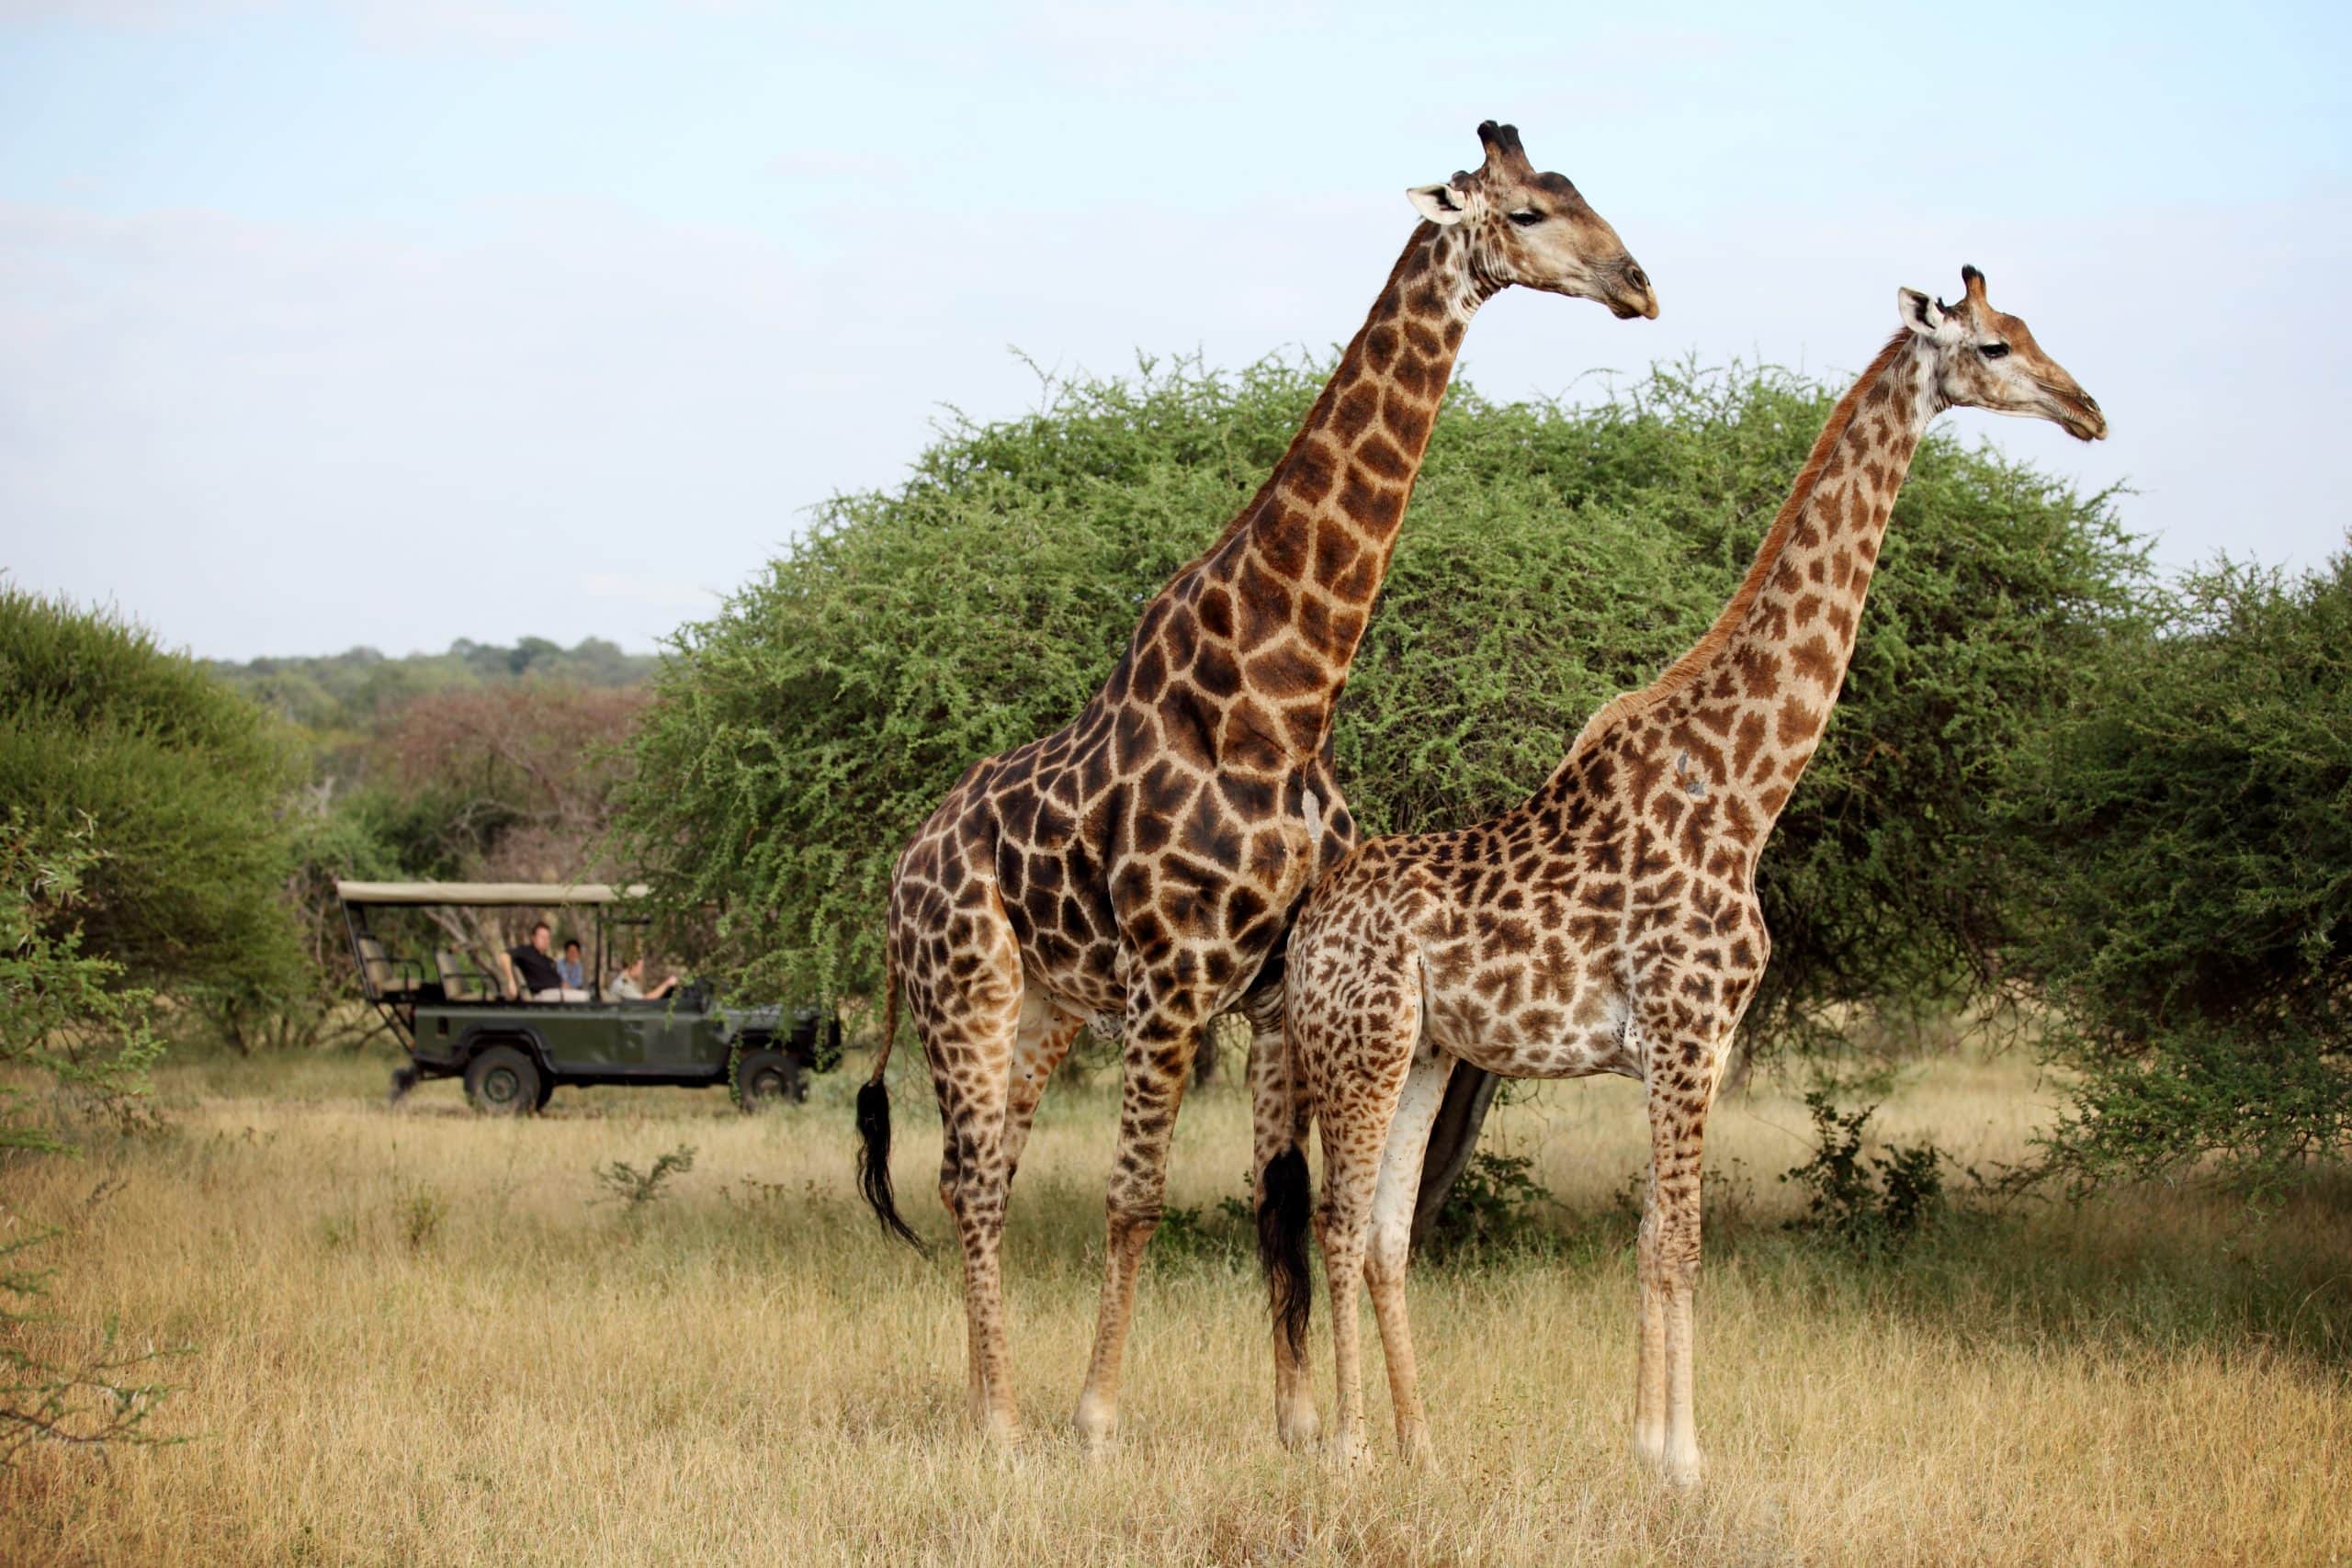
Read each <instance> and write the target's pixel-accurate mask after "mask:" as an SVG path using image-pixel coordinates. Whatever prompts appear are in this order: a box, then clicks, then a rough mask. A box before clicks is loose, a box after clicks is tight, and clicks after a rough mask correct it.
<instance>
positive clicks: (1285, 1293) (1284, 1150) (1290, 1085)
mask: <svg viewBox="0 0 2352 1568" xmlns="http://www.w3.org/2000/svg"><path fill="white" fill-rule="evenodd" d="M1272 1022H1273V1025H1274V1027H1273V1028H1272V1030H1268V1029H1267V1028H1265V1027H1264V1023H1263V1022H1262V1021H1261V1022H1260V1027H1259V1029H1258V1040H1257V1042H1256V1044H1257V1050H1256V1051H1255V1052H1254V1053H1253V1054H1252V1056H1253V1059H1252V1061H1251V1063H1250V1066H1251V1069H1252V1071H1251V1075H1250V1095H1251V1098H1252V1100H1254V1101H1255V1104H1254V1105H1253V1106H1252V1108H1251V1111H1252V1114H1251V1120H1252V1122H1255V1123H1256V1125H1257V1127H1258V1129H1259V1135H1260V1139H1261V1144H1260V1149H1261V1166H1260V1168H1259V1172H1258V1263H1259V1266H1260V1267H1261V1269H1264V1270H1265V1274H1266V1292H1267V1295H1268V1298H1269V1301H1270V1303H1271V1305H1272V1308H1273V1314H1274V1325H1275V1327H1276V1329H1277V1330H1278V1331H1279V1332H1280V1333H1281V1335H1282V1337H1283V1340H1284V1342H1286V1343H1287V1344H1288V1345H1289V1347H1290V1353H1291V1355H1292V1356H1293V1357H1294V1358H1296V1357H1299V1356H1302V1355H1303V1354H1304V1353H1305V1352H1306V1326H1307V1320H1308V1315H1309V1314H1310V1313H1311V1311H1312V1310H1313V1307H1314V1303H1315V1286H1314V1280H1313V1279H1312V1277H1311V1276H1310V1275H1309V1273H1308V1269H1307V1256H1306V1243H1307V1232H1308V1228H1309V1224H1310V1222H1311V1220H1312V1217H1313V1212H1314V1194H1313V1192H1312V1191H1311V1190H1310V1189H1309V1186H1308V1183H1307V1178H1306V1148H1305V1147H1304V1144H1305V1140H1306V1114H1305V1111H1306V1107H1305V1106H1303V1105H1302V1104H1301V1103H1300V1102H1299V1097H1298V1093H1297V1088H1296V1084H1295V1080H1294V1078H1293V1077H1292V1063H1291V1061H1290V1038H1289V1036H1290V1031H1289V1029H1288V1028H1287V1027H1286V1026H1285V1025H1284V1023H1283V1017H1282V1011H1281V1009H1280V1003H1279V1001H1277V1003H1276V1007H1275V1010H1274V1016H1273V1020H1272ZM1269 1036H1271V1038H1269Z"/></svg>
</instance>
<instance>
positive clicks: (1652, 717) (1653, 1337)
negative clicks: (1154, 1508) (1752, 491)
mask: <svg viewBox="0 0 2352 1568" xmlns="http://www.w3.org/2000/svg"><path fill="white" fill-rule="evenodd" d="M1963 280H1964V282H1965V284H1966V288H1967V293H1966V297H1965V299H1963V301H1962V303H1961V304H1959V305H1957V306H1946V305H1941V304H1939V303H1938V302H1937V301H1935V300H1932V299H1928V296H1926V295H1924V294H1920V293H1917V291H1915V290H1910V289H1905V290H1904V291H1903V293H1902V294H1901V296H1900V297H1899V299H1898V301H1897V304H1898V309H1899V310H1900V313H1901V318H1902V326H1903V330H1902V331H1900V332H1898V333H1896V334H1895V335H1894V339H1893V341H1891V342H1890V343H1888V344H1886V346H1885V348H1884V349H1883V350H1882V351H1881V352H1880V354H1879V355H1878V357H1877V359H1876V360H1875V361H1874V362H1873V363H1872V364H1871V367H1870V368H1869V369H1868V370H1867V371H1865V372H1864V373H1863V375H1862V378H1861V379H1860V381H1859V382H1858V383H1857V384H1856V385H1855V387H1854V388H1853V389H1852V390H1850V391H1849V392H1848V393H1847V394H1846V396H1845V397H1844V398H1843V399H1842V400H1840V401H1839V402H1838V405H1837V407H1836V409H1835V410H1834V411H1833V412H1831V414H1830V416H1829V420H1828V423H1827V425H1826V427H1825V428H1824V430H1823V431H1822V434H1821V436H1820V438H1819V439H1818V441H1816V442H1815V446H1814V448H1813V452H1812V455H1811V457H1809V458H1808V459H1807V461H1806V463H1805V466H1804V469H1803V470H1802V471H1801V472H1800V473H1799V475H1798V476H1797V480H1796V484H1795V486H1794V489H1793V491H1792V493H1791V495H1790V497H1789V499H1788V502H1787V503H1786V504H1785V505H1783V506H1782V508H1781V512H1780V513H1779V515H1778V516H1777V517H1776V518H1775V519H1774V520H1773V523H1772V526H1771V528H1770V531H1769V532H1768V533H1767V534H1766V535H1765V537H1764V541H1763V544H1762V546H1761V547H1760V548H1759V549H1758V552H1757V556H1756V560H1755V564H1754V565H1753V566H1752V567H1751V568H1750V569H1749V570H1748V572H1747V577H1746V579H1745V580H1744V581H1742V582H1741V584H1740V586H1739V589H1738V592H1736V593H1735V594H1734V595H1733V597H1732V600H1731V602H1730V604H1728V605H1726V606H1725V608H1724V611H1723V613H1722V615H1720V616H1719V617H1718V618H1717V619H1716V621H1715V623H1714V625H1713V627H1712V628H1711V629H1710V630H1709V631H1708V633H1707V634H1706V636H1705V637H1702V638H1701V639H1700V641H1699V643H1698V645H1697V646H1696V647H1694V648H1693V649H1691V651H1690V652H1689V653H1687V654H1685V655H1684V656H1683V657H1682V658H1681V659H1680V660H1677V661H1676V662H1675V663H1674V665H1673V666H1672V667H1671V668H1669V669H1668V671H1666V673H1665V674H1663V675H1661V676H1660V677H1659V678H1658V679H1657V681H1656V682H1652V683H1651V684H1650V685H1649V686H1647V687H1645V688H1644V689H1643V690H1641V691H1638V692H1634V693H1630V694H1626V695H1623V696H1620V697H1618V698H1616V699H1615V700H1613V701H1611V702H1610V703H1609V704H1607V705H1604V706H1603V707H1602V708H1601V709H1600V712H1599V713H1597V714H1595V715H1594V716H1593V717H1592V718H1591V720H1590V721H1589V723H1587V724H1586V726H1585V727H1584V729H1583V731H1582V733H1580V734H1579V735H1578V736H1577V739H1576V740H1575V742H1574V743H1573V744H1572V745H1571V746H1570V747H1569V749H1568V753H1567V756H1566V759H1565V760H1564V761H1562V762H1561V763H1560V765H1559V767H1558V769H1557V770H1556V771H1555V772H1554V773H1553V774H1552V776H1551V778H1550V779H1549V780H1548V781H1546V782H1545V784H1544V786H1543V787H1542V788H1541V789H1539V790H1538V791H1536V793H1535V795H1533V796H1532V798H1530V799H1529V800H1528V801H1527V802H1525V803H1524V804H1523V805H1521V806H1520V807H1517V808H1515V809H1514V810H1512V811H1510V812H1507V813H1505V814H1504V815H1503V816H1501V817H1498V818H1494V819H1493V820H1491V821H1487V822H1481V823H1479V824H1477V825H1476V826H1475V827H1470V828H1464V829H1460V830H1458V831H1455V832H1451V833H1434V834H1425V835H1421V836H1418V837H1411V838H1390V839H1375V840H1372V841H1371V842H1369V843H1366V844H1364V845H1363V847H1361V848H1360V849H1358V850H1356V851H1355V852H1353V853H1352V854H1351V856H1350V857H1349V858H1348V859H1347V860H1346V861H1344V862H1343V863H1341V864H1340V866H1339V867H1338V868H1337V869H1335V870H1334V871H1332V872H1331V873H1330V874H1329V875H1328V876H1326V877H1325V878H1324V879H1323V880H1322V882H1321V883H1320V884H1319V885H1318V886H1317V887H1316V889H1315V891H1314V892H1313V894H1312V895H1311V896H1310V897H1309V898H1308V900H1307V903H1306V908H1305V909H1304V910H1302V911H1301V913H1300V915H1299V919H1298V922H1297V924H1296V926H1295V928H1294V929H1293V931H1292V933H1291V942H1290V950H1289V963H1288V968H1287V973H1286V978H1285V985H1286V996H1285V1005H1284V1016H1285V1023H1286V1030H1285V1046H1284V1053H1283V1060H1282V1062H1281V1063H1280V1065H1279V1066H1272V1065H1270V1066H1262V1067H1261V1066H1258V1065H1257V1064H1253V1071H1252V1075H1251V1079H1252V1086H1253V1092H1254V1093H1255V1094H1256V1095H1257V1104H1256V1107H1255V1123H1256V1128H1257V1136H1258V1147H1257V1149H1256V1151H1255V1162H1256V1169H1257V1171H1258V1173H1259V1175H1258V1186H1259V1189H1260V1191H1261V1194H1263V1197H1262V1198H1261V1208H1260V1222H1261V1223H1260V1235H1261V1253H1262V1255H1263V1257H1264V1258H1265V1261H1266V1265H1267V1269H1268V1272H1269V1274H1270V1277H1271V1279H1270V1283H1271V1287H1272V1290H1271V1294H1272V1301H1273V1305H1274V1309H1275V1312H1274V1316H1275V1327H1274V1363H1275V1386H1276V1394H1275V1398H1276V1407H1275V1414H1276V1423H1277V1429H1278V1431H1279V1432H1280V1433H1281V1435H1282V1436H1283V1438H1284V1439H1285V1440H1287V1441H1295V1440H1296V1438H1297V1437H1298V1435H1299V1434H1300V1433H1301V1432H1303V1431H1306V1430H1309V1429H1311V1428H1312V1427H1313V1412H1312V1409H1311V1408H1307V1407H1305V1406H1304V1402H1303V1395H1302V1393H1300V1391H1301V1390H1302V1389H1303V1388H1304V1387H1305V1358H1306V1303H1307V1302H1308V1301H1309V1299H1310V1298H1309V1295H1308V1293H1307V1282H1306V1277H1305V1271H1306V1239H1305V1235H1304V1231H1305V1228H1306V1224H1307V1223H1308V1218H1307V1216H1308V1213H1309V1198H1308V1194H1307V1193H1306V1160H1305V1158H1304V1155H1303V1147H1304V1143H1305V1140H1306V1135H1307V1133H1308V1129H1309V1125H1310V1123H1311V1122H1320V1124H1321V1133H1322V1139H1323V1169H1324V1194H1323V1199H1322V1203H1321V1206H1320V1209H1319V1211H1317V1212H1316V1213H1315V1225H1316V1229H1317V1233H1318V1235H1319V1236H1320V1238H1321V1241H1322V1245H1323V1255H1324V1267H1325V1269H1326V1272H1327V1273H1328V1275H1329V1281H1330V1295H1331V1306H1332V1310H1331V1319H1332V1322H1331V1334H1332V1345H1333V1352H1334V1359H1335V1360H1336V1362H1337V1371H1338V1382H1339V1399H1340V1408H1339V1413H1338V1423H1337V1432H1336V1434H1335V1437H1336V1439H1337V1449H1338V1451H1339V1453H1340V1455H1341V1456H1343V1457H1346V1458H1355V1457H1359V1456H1361V1455H1362V1454H1363V1453H1364V1452H1365V1451H1366V1443H1365V1438H1364V1410H1363V1353H1362V1346H1361V1342H1360V1339H1359V1337H1358V1330H1357V1323H1356V1303H1357V1292H1358V1291H1359V1289H1360V1288H1365V1287H1368V1288H1369V1292H1370V1294H1371V1296H1372V1302H1373V1309H1374V1314H1375V1316H1376V1317H1377V1319H1378V1322H1379V1325H1380V1334H1381V1340H1382V1344H1383V1346H1384V1348H1385V1351H1386V1355H1387V1361H1388V1381H1389V1386H1390V1389H1391V1391H1392V1393H1393V1395H1394V1401H1395V1404H1396V1415H1397V1444H1398V1447H1399V1449H1400V1450H1402V1451H1403V1452H1404V1453H1405V1454H1406V1455H1408V1457H1410V1458H1416V1459H1419V1458H1424V1457H1426V1456H1427V1455H1428V1453H1429V1450H1430V1440H1429V1428H1428V1424H1427V1421H1426V1419H1425V1418H1424V1416H1423V1414H1422V1407H1421V1402H1420V1397H1419V1391H1418V1390H1419V1385H1418V1375H1417V1372H1418V1369H1417V1367H1416V1363H1415V1360H1414V1356H1413V1348H1412V1338H1411V1331H1410V1328H1409V1326H1408V1323H1407V1319H1406V1312H1405V1268H1406V1262H1407V1254H1408V1244H1409V1241H1410V1237H1411V1230H1412V1218H1413V1213H1412V1212H1413V1199H1414V1195H1415V1193H1416V1192H1417V1190H1418V1189H1419V1180H1420V1168H1421V1156H1422V1151H1423V1148H1424V1147H1425V1145H1427V1143H1428V1140H1429V1132H1430V1122H1431V1121H1432V1119H1433V1118H1434V1117H1435V1115H1436V1113H1437V1108H1438V1105H1439V1102H1440V1100H1442V1097H1443V1093H1444V1089H1445V1083H1446V1079H1447V1077H1448V1076H1449V1075H1450V1074H1451V1073H1452V1071H1453V1066H1454V1064H1455V1062H1457V1061H1462V1062H1467V1063H1469V1064H1471V1065H1472V1066H1476V1067H1481V1068H1485V1069H1486V1070H1487V1071H1489V1072H1494V1073H1498V1074H1501V1075H1504V1076H1506V1077H1587V1076H1589V1075H1592V1074H1595V1073H1616V1074H1621V1075H1623V1076H1625V1077H1633V1078H1637V1079H1640V1080H1641V1081H1642V1082H1643V1083H1644V1084H1645V1089H1646V1093H1645V1101H1646V1105H1647V1111H1648V1118H1649V1123H1650V1173H1649V1179H1648V1184H1647V1189H1646V1192H1645V1200H1644V1203H1643V1215H1642V1224H1641V1232H1640V1241H1639V1246H1638V1254H1637V1270H1638V1273H1639V1277H1640V1282H1641V1303H1640V1311H1639V1314H1638V1317H1637V1320H1636V1321H1637V1325H1638V1334H1637V1346H1638V1352H1637V1357H1636V1375H1635V1383H1634V1389H1635V1394H1634V1444H1635V1447H1636V1449H1637V1450H1639V1451H1640V1452H1641V1453H1642V1454H1643V1455H1644V1456H1645V1457H1646V1458H1648V1459H1650V1460H1652V1461H1655V1462H1657V1464H1658V1465H1659V1466H1660V1467H1661V1468H1662V1469H1663V1470H1664V1471H1665V1472H1667V1474H1668V1475H1669V1476H1670V1477H1672V1478H1674V1479H1676V1480H1679V1481H1686V1482H1687V1481H1691V1480H1695V1479H1696V1478H1697V1476H1698V1474H1699V1468H1700V1458H1699V1445H1698V1435H1697V1430H1696V1427H1695V1424H1694V1417H1693V1412H1692V1403H1691V1375H1692V1342H1691V1335H1692V1315H1691V1304H1692V1297H1693V1293H1694V1292H1695V1290H1696V1287H1697V1283H1698V1270H1699V1182H1700V1156H1701V1145H1702V1138H1703V1135H1704V1132H1705V1126H1706V1117H1707V1111H1708V1109H1709V1107H1710V1105H1711V1104H1712V1102H1713V1098H1714V1093H1715V1090H1716V1088H1717V1086H1718V1085H1719V1083H1720V1082H1721V1079H1722V1076H1723V1071H1724V1066H1725V1065H1726V1063H1727V1061H1728V1058H1729V1048H1730V1045H1731V1042H1732V1038H1733V1033H1734V1032H1735V1031H1736V1029H1737V1027H1738V1025H1739V1021H1740V1016H1741V1014H1742V1013H1743V1012H1744V1011H1745V1010H1746V1009H1747V1003H1748V1000H1749V998H1751V997H1752V996H1753V995H1754V994H1755V988H1756V984H1757V982H1758V979H1759V978H1761V976H1763V973H1764V966H1765V964H1766V961H1767V959H1768V958H1769V956H1770V952H1771V942H1770V935H1769V933H1768V932H1767V931H1765V929H1764V920H1763V916H1762V913H1761V910H1760V908H1759V907H1758V903H1757V898H1756V882H1755V877H1756V863H1757V858H1758V854H1759V853H1760V852H1761V851H1762V850H1763V847H1764V844H1765V841H1766V839H1767V838H1768V836H1769V835H1770V832H1771V829H1772V824H1773V821H1774V820H1775V818H1777V817H1778V816H1779V814H1780V812H1781V807H1783V806H1785V805H1786V804H1787V802H1788V798H1789V792H1790V791H1791V789H1792V788H1793V787H1794V786H1795V784H1796V782H1797V780H1798V778H1799V776H1800V775H1802V774H1803V773H1804V767H1805V764H1806V762H1807V761H1810V760H1811V758H1812V756H1813V752H1814V749H1815V746H1816V745H1817V744H1818V742H1819V741H1820V739H1821V735H1822V731H1823V729H1824V728H1826V726H1827V724H1828V722H1829V716H1830V712H1831V709H1832V707H1833V706H1834V705H1835V703H1836V701H1837V697H1838V689H1839V687H1840V686H1841V685H1842V684H1843V682H1844V681H1845V677H1846V667H1847V664H1848V661H1849V660H1850V658H1851V657H1852V654H1853V650H1854V638H1855V636H1856V633H1857V631H1858V629H1859V627H1860V624H1861V615H1862V608H1863V604H1864V600H1865V597H1866V595H1867V593H1868V592H1869V588H1870V581H1871V571H1872V569H1873V567H1874V566H1875V564H1876V562H1877V559H1878V554H1879V545H1880V542H1881V540H1882V538H1883V535H1884V532H1885V528H1886V525H1887V520H1888V517H1889V514H1890V513H1891V512H1892V511H1893V508H1894V499H1895V494H1896V491H1898V490H1899V489H1900V488H1901V486H1902V483H1903V479H1904V476H1905V472H1906V471H1907V470H1908V468H1909V465H1910V462H1911V457H1912V454H1913V452H1914V451H1915V450H1916V449H1917V446H1918V443H1919V440H1920V438H1921V436H1922V435H1923V434H1925V432H1926V430H1927V426H1928V422H1929V421H1930V420H1931V419H1933V418H1934V417H1935V416H1936V414H1937V413H1939V412H1941V411H1942V410H1944V409H1946V408H1950V407H1955V406H1966V407H1973V408H1982V409H1989V410H1991V411H1993V412H1998V413H2013V414H2019V415H2025V416H2029V417H2035V418H2041V419H2048V420H2052V421H2054V422H2056V423H2058V424H2060V425H2062V426H2064V428H2065V429H2066V430H2067V431H2069V432H2070V433H2071V434H2075V435H2076V436H2078V437H2080V438H2082V439H2084V440H2086V441H2087V440H2095V439H2098V437H2100V436H2103V435H2105V434H2106V433H2107V419H2106V416H2105V415H2104V414H2103V413H2101V412H2100V411H2099V407H2098V402H2097V401H2096V400H2094V399H2092V398H2091V396H2090V395H2089V394H2088V393H2086V392H2085V391H2084V390H2083V389H2082V388H2081V387H2080V386H2079V385H2078V384H2076V382H2075V378H2073V377H2072V376H2070V375H2068V374H2067V373H2066V372H2065V371H2064V369H2062V368H2061V367H2059V366H2058V365H2057V364H2056V362H2055V361H2053V360H2052V359H2051V358H2050V357H2049V356H2048V355H2045V354H2044V353H2042V351H2041V347H2040V345H2039V344H2036V343H2035V342H2034V340H2033V334H2032V333H2030V332H2029V331H2027V329H2026V325H2025V323H2024V322H2023V321H2018V319H2017V318H2016V317H2014V316H2008V315H2004V314H2002V313H2001V312H1999V311H1997V310H1994V309H1993V308H1992V306H1991V304H1990V303H1989V302H1988V301H1987V300H1986V299H1985V280H1984V276H1983V274H1981V273H1979V272H1977V271H1976V270H1975V269H1974V268H1973V267H1970V268H1968V269H1966V270H1965V272H1964V274H1963Z"/></svg>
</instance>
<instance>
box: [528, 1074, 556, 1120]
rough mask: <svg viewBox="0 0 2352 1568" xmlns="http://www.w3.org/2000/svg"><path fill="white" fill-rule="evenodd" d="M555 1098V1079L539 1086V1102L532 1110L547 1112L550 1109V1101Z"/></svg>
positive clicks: (550, 1079) (549, 1079)
mask: <svg viewBox="0 0 2352 1568" xmlns="http://www.w3.org/2000/svg"><path fill="white" fill-rule="evenodd" d="M554 1098H555V1079H553V1078H548V1079H547V1080H546V1081H545V1082H543V1083H541V1084H540V1085H539V1098H538V1100H537V1102H536V1103H535V1104H533V1105H532V1107H531V1110H532V1111H534V1112H537V1111H545V1110H546V1109H547V1108H548V1100H553V1099H554Z"/></svg>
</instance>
